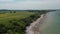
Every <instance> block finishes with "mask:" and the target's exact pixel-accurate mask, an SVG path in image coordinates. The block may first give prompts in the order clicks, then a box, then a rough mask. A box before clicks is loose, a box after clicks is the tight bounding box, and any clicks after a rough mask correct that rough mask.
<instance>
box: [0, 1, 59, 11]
mask: <svg viewBox="0 0 60 34" xmlns="http://www.w3.org/2000/svg"><path fill="white" fill-rule="evenodd" d="M0 9H21V10H22V9H24V10H25V9H33V10H35V9H37V10H41V9H60V1H49V2H48V1H23V2H16V3H6V4H0Z"/></svg>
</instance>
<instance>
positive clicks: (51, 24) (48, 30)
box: [40, 11, 60, 34]
mask: <svg viewBox="0 0 60 34" xmlns="http://www.w3.org/2000/svg"><path fill="white" fill-rule="evenodd" d="M43 22H44V24H42V26H41V27H40V30H41V31H42V34H60V11H54V12H49V13H47V14H46V18H45V19H44V21H43Z"/></svg>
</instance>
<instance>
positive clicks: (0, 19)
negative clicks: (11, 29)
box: [0, 12, 35, 24]
mask: <svg viewBox="0 0 60 34" xmlns="http://www.w3.org/2000/svg"><path fill="white" fill-rule="evenodd" d="M32 14H35V13H33V12H16V13H4V14H0V23H3V24H5V23H6V24H7V23H8V20H12V19H16V20H18V19H22V18H27V17H29V16H30V15H32Z"/></svg>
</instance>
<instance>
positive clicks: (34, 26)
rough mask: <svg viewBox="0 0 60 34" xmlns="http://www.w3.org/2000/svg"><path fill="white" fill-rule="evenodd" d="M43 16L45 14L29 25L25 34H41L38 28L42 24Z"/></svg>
mask: <svg viewBox="0 0 60 34" xmlns="http://www.w3.org/2000/svg"><path fill="white" fill-rule="evenodd" d="M44 16H45V14H42V15H41V17H40V18H38V19H37V20H36V21H34V22H33V23H31V24H30V26H28V27H27V28H26V34H42V32H41V31H40V29H39V27H40V24H42V20H43V18H44Z"/></svg>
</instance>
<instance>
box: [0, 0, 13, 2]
mask: <svg viewBox="0 0 60 34" xmlns="http://www.w3.org/2000/svg"><path fill="white" fill-rule="evenodd" d="M11 1H13V0H0V2H11Z"/></svg>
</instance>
